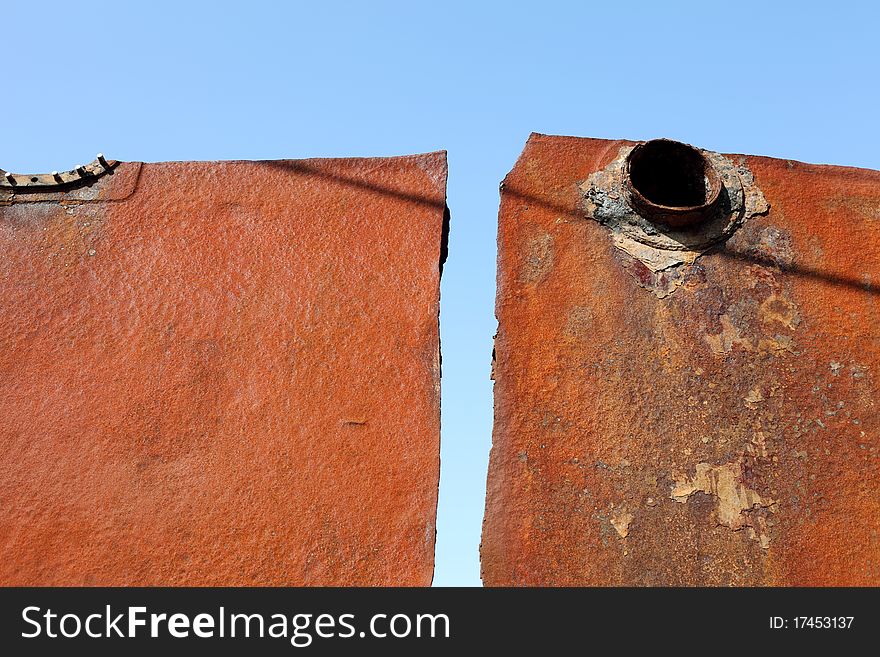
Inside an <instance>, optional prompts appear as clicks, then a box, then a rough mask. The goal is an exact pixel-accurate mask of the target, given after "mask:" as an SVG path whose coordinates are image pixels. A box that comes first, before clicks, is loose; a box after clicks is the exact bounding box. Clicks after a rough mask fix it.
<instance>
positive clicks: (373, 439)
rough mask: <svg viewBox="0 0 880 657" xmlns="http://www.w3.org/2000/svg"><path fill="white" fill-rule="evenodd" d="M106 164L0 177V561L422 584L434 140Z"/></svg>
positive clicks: (173, 576)
mask: <svg viewBox="0 0 880 657" xmlns="http://www.w3.org/2000/svg"><path fill="white" fill-rule="evenodd" d="M101 159H103V158H101ZM105 162H107V161H106V160H105ZM107 163H108V166H107V167H106V168H103V164H101V163H100V162H98V165H100V166H101V167H102V173H103V174H104V175H101V176H97V175H91V174H90V173H89V172H90V171H91V169H89V170H88V171H86V174H87V175H81V176H80V177H81V178H82V184H80V185H79V186H77V185H76V182H77V181H76V180H73V178H72V177H71V175H69V174H70V172H66V173H65V177H63V179H62V183H63V184H61V185H59V187H58V188H54V187H53V186H52V185H51V181H49V179H48V178H46V177H45V176H44V177H38V181H37V182H40V181H42V183H44V184H36V183H35V184H34V186H33V187H27V186H25V185H21V186H18V185H16V184H14V183H12V184H7V185H5V186H3V187H2V188H0V249H2V252H3V257H2V259H0V339H2V345H3V347H2V350H0V370H2V375H0V438H2V446H3V453H2V456H0V583H2V584H4V585H428V584H430V583H431V579H432V574H433V549H434V536H435V529H434V522H435V509H436V503H437V486H438V479H439V438H440V437H439V423H440V415H439V404H440V401H439V385H440V372H439V336H438V312H439V279H440V271H439V269H440V264H441V256H442V253H444V252H445V249H444V245H443V243H442V242H443V240H444V235H445V225H446V224H445V217H446V214H445V185H446V156H445V153H432V154H426V155H416V156H406V157H395V158H376V159H328V160H290V161H267V162H173V163H160V164H143V165H141V164H139V163H130V162H121V163H116V162H107ZM90 166H92V165H90ZM93 168H94V167H93ZM96 171H97V170H96ZM4 175H5V172H4ZM13 175H15V174H13ZM35 177H36V176H35ZM50 177H52V176H51V175H50ZM68 178H71V179H70V180H68Z"/></svg>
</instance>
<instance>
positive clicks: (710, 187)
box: [626, 139, 722, 228]
mask: <svg viewBox="0 0 880 657" xmlns="http://www.w3.org/2000/svg"><path fill="white" fill-rule="evenodd" d="M626 187H627V191H628V192H629V197H630V198H629V200H630V205H632V207H633V209H634V210H635V211H636V212H638V213H639V214H640V215H642V216H643V217H645V218H646V219H649V220H651V221H659V222H661V223H665V224H667V225H669V226H672V227H673V228H683V227H686V226H693V225H696V224H698V223H700V222H701V221H703V220H705V219H707V218H708V217H710V216H711V215H712V213H713V211H714V209H715V206H716V205H717V203H718V199H719V196H720V193H721V187H722V185H721V178H720V177H719V175H718V172H717V171H715V168H714V167H713V166H712V164H711V163H710V162H709V161H708V160H707V159H706V157H705V156H704V155H703V154H702V153H701V152H700V151H699V150H697V149H696V148H694V147H693V146H688V145H687V144H682V143H680V142H677V141H671V140H669V139H654V140H652V141H647V142H645V143H644V144H639V145H638V146H636V147H635V148H633V150H632V151H630V154H629V156H628V157H627V159H626Z"/></svg>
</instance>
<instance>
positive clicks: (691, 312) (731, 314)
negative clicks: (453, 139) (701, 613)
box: [481, 135, 880, 586]
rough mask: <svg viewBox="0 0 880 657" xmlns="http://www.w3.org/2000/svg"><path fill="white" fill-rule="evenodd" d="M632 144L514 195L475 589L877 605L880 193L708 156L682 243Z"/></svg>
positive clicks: (585, 142) (874, 175)
mask: <svg viewBox="0 0 880 657" xmlns="http://www.w3.org/2000/svg"><path fill="white" fill-rule="evenodd" d="M651 144H653V142H651ZM636 146H637V145H636V144H634V143H633V142H625V141H605V140H595V139H578V138H568V137H551V136H544V135H533V136H532V137H531V138H530V139H529V141H528V144H527V145H526V147H525V150H524V152H523V154H522V155H521V157H520V159H519V161H518V162H517V164H516V166H515V167H514V169H513V171H511V173H510V174H509V175H508V176H507V178H506V179H505V181H504V183H503V186H502V194H501V209H500V219H499V231H498V247H499V257H498V267H499V274H498V296H497V305H496V314H497V317H498V321H499V327H498V335H497V338H496V344H495V362H494V370H493V371H494V378H495V427H494V438H493V447H492V453H491V458H490V471H489V479H488V493H487V502H486V515H485V519H484V527H483V542H482V546H481V560H482V576H483V581H484V583H485V584H486V585H527V586H528V585H769V586H780V585H822V586H824V585H875V586H876V585H878V584H880V535H878V533H880V452H878V448H880V444H878V435H880V413H878V407H877V404H878V399H880V287H878V286H880V172H876V171H868V170H860V169H854V168H845V167H830V166H816V165H810V164H803V163H799V162H793V161H787V160H779V159H771V158H765V157H751V156H740V155H730V156H721V155H718V154H712V153H705V152H702V153H701V154H702V156H703V157H704V158H705V160H706V161H708V162H710V164H711V168H712V169H713V170H714V171H715V172H716V173H717V174H718V177H717V178H712V177H711V176H709V175H708V173H707V174H706V176H705V177H704V178H703V177H701V178H700V179H699V180H700V181H701V183H702V182H705V187H704V189H703V191H702V192H698V193H699V194H700V199H699V200H698V201H695V202H693V203H691V204H690V205H693V206H694V207H702V206H701V203H703V202H705V203H704V204H705V205H706V207H707V208H709V206H710V205H711V203H710V201H711V199H710V198H709V197H710V196H712V193H714V192H713V190H714V189H715V188H714V187H713V185H718V184H723V185H724V188H723V189H722V190H721V192H722V201H721V202H720V204H721V205H720V206H719V207H721V206H723V207H721V209H720V210H718V209H717V208H716V209H712V208H709V210H706V212H707V213H708V214H707V215H706V217H708V219H706V217H703V218H702V219H701V221H703V223H697V225H692V226H684V227H681V226H679V227H676V226H675V225H673V223H672V222H671V221H667V219H670V217H672V216H673V215H674V214H675V213H676V212H678V211H677V210H676V211H674V212H673V211H670V210H669V209H668V208H666V209H665V210H663V209H662V208H661V210H658V211H657V214H656V215H655V216H653V217H652V216H651V214H650V213H649V212H642V211H637V210H638V208H639V203H637V202H634V201H633V198H634V194H633V191H632V189H630V187H631V185H629V183H636V184H635V186H636V187H639V186H640V185H641V182H639V181H636V179H635V174H633V175H632V177H631V178H630V179H629V180H628V179H627V176H628V175H629V174H630V173H632V172H631V171H630V169H629V168H628V167H636V166H642V164H641V163H639V162H637V159H638V158H637V156H636V155H634V154H633V151H634V150H635V147H636ZM640 147H641V146H640ZM645 147H646V148H647V145H645ZM670 162H672V160H669V161H662V162H661V163H660V164H661V166H659V167H658V169H657V170H656V171H655V172H654V175H656V176H658V178H657V180H659V181H661V182H662V180H663V175H664V174H663V172H664V171H665V170H667V168H668V166H669V165H670ZM707 166H709V165H707ZM710 178H712V179H710ZM664 184H665V183H664ZM661 187H662V186H661ZM628 190H629V191H628ZM645 190H648V191H646V194H647V195H648V196H650V195H651V194H654V193H659V194H660V195H661V196H662V193H663V192H664V189H663V188H661V189H659V190H653V191H652V190H650V185H645V186H644V187H643V188H642V191H645ZM656 200H657V199H656V198H655V201H656ZM657 205H659V206H662V205H663V203H662V201H657ZM669 205H671V206H675V207H677V206H678V205H682V206H687V205H689V204H688V203H683V204H682V203H676V202H670V203H669ZM633 207H636V208H637V210H633ZM655 210H656V208H655ZM710 210H711V211H710ZM670 212H671V214H670ZM700 212H702V210H701V211H699V212H697V213H696V214H697V215H700ZM678 215H679V216H685V218H686V219H688V221H690V219H693V216H691V215H688V213H681V212H678ZM645 217H647V219H645ZM658 218H659V221H658V220H657V219H658ZM698 218H699V217H698ZM664 240H666V241H667V242H668V243H673V244H678V245H679V246H681V248H680V249H678V250H676V248H669V249H665V248H660V247H663V244H664V242H663V241H664ZM670 240H671V242H670ZM658 245H659V246H658ZM667 246H668V244H667Z"/></svg>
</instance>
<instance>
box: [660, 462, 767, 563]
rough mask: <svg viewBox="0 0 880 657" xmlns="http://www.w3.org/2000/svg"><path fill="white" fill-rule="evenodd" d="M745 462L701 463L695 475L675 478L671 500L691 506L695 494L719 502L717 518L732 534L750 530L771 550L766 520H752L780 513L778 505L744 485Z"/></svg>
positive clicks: (754, 536) (716, 509)
mask: <svg viewBox="0 0 880 657" xmlns="http://www.w3.org/2000/svg"><path fill="white" fill-rule="evenodd" d="M742 470H743V459H742V458H739V459H737V460H736V461H733V462H732V463H724V464H722V465H712V464H711V463H697V465H696V469H695V474H694V476H693V477H691V478H688V477H686V476H685V475H678V476H675V477H674V480H675V483H674V484H673V487H672V492H671V494H670V497H671V498H672V499H673V500H675V501H676V502H679V503H682V504H684V503H687V501H688V500H689V499H690V497H691V495H693V494H694V493H705V494H707V495H712V496H713V497H715V498H716V506H715V516H716V518H717V521H718V524H719V525H724V526H725V527H729V528H730V529H731V530H732V531H740V530H742V529H744V528H749V530H750V531H749V535H750V536H751V537H752V538H754V539H755V540H757V541H758V542H759V543H760V544H761V547H762V548H765V549H766V548H767V547H769V546H770V536H769V534H768V533H767V524H766V521H765V520H764V519H763V518H760V517H757V518H754V519H753V518H752V517H751V512H752V511H755V510H758V509H767V510H768V511H770V512H771V513H775V512H776V501H775V500H771V499H765V498H763V497H761V495H760V494H759V493H758V492H757V491H756V490H754V489H752V488H749V487H748V486H746V485H745V484H744V483H743V482H742Z"/></svg>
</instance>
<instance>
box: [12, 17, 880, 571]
mask: <svg viewBox="0 0 880 657" xmlns="http://www.w3.org/2000/svg"><path fill="white" fill-rule="evenodd" d="M872 5H873V6H872ZM3 23H4V30H3V31H4V40H3V45H2V53H3V59H4V62H5V71H6V75H5V76H4V80H3V92H2V95H0V98H2V117H3V119H2V120H3V122H4V130H3V136H2V141H0V167H2V168H4V169H7V170H12V171H20V172H47V171H52V170H56V169H57V170H63V169H68V168H70V167H72V166H73V165H75V164H78V163H81V162H83V161H90V160H91V159H92V158H93V157H94V154H95V153H96V152H97V151H99V150H100V151H103V152H104V153H105V154H106V155H107V156H108V157H111V158H114V159H120V160H142V161H161V160H210V159H274V158H299V157H318V156H349V155H357V156H376V155H397V154H405V153H415V152H425V151H432V150H438V149H446V150H448V151H449V165H450V177H449V189H448V193H449V206H450V209H451V213H452V230H451V235H450V245H449V246H450V255H449V260H448V262H447V266H446V268H445V270H444V274H443V282H442V314H441V336H442V346H443V416H442V422H443V433H442V441H443V445H442V454H441V457H442V473H441V485H440V506H439V513H438V522H437V530H438V537H437V553H436V574H435V584H436V585H453V584H454V585H479V583H480V580H479V561H478V553H477V549H478V545H479V533H480V523H481V519H482V513H483V496H484V492H485V479H486V464H487V458H488V452H489V446H490V443H491V427H492V387H491V382H490V381H489V361H490V353H491V350H492V335H493V333H494V331H495V319H494V316H493V309H494V294H495V229H496V217H497V211H498V183H499V182H500V181H501V179H502V178H503V177H504V175H505V173H506V172H507V171H508V170H509V169H510V168H511V167H512V166H513V163H514V161H515V160H516V157H517V155H518V154H519V152H520V150H521V148H522V146H523V143H524V142H525V140H526V138H527V137H528V135H529V133H530V132H532V131H536V132H544V133H551V134H568V135H581V136H590V137H602V138H629V139H648V138H652V137H659V136H666V137H671V138H674V139H679V140H682V141H686V142H689V143H693V144H695V145H698V146H701V147H704V148H709V149H712V150H718V151H724V152H744V153H756V154H761V155H770V156H778V157H785V158H791V159H797V160H804V161H808V162H819V163H830V164H848V165H853V166H861V167H869V168H874V169H880V143H878V141H880V140H878V128H880V122H878V116H880V114H878V105H880V84H878V82H880V78H878V68H880V45H878V44H880V39H878V38H877V30H878V27H880V8H877V7H876V5H875V3H869V2H864V3H851V2H845V1H839V2H834V3H828V2H821V3H811V2H808V1H805V0H802V1H801V2H772V3H771V2H725V3H720V2H718V3H716V2H662V3H661V2H643V3H636V2H629V3H628V2H622V1H621V2H607V0H606V1H605V2H601V3H600V2H596V3H588V2H552V1H542V2H534V3H517V2H510V1H508V2H484V3H477V2H473V1H471V2H452V1H449V0H447V1H446V2H442V3H439V2H433V3H427V2H425V3H418V2H397V3H389V2H380V1H374V2H369V3H366V2H361V3H355V2H350V3H349V2H344V3H333V2H308V3H306V2H301V3H300V2H275V3H271V2H261V1H257V0H250V1H249V2H245V3H239V2H236V3H229V2H210V3H209V2H188V3H184V2H164V1H158V0H151V1H150V2H139V3H134V2H116V3H104V2H102V3H96V2H78V3H74V2H69V1H68V2H42V3H36V4H35V3H25V2H13V3H7V4H6V5H5V6H4V9H3Z"/></svg>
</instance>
